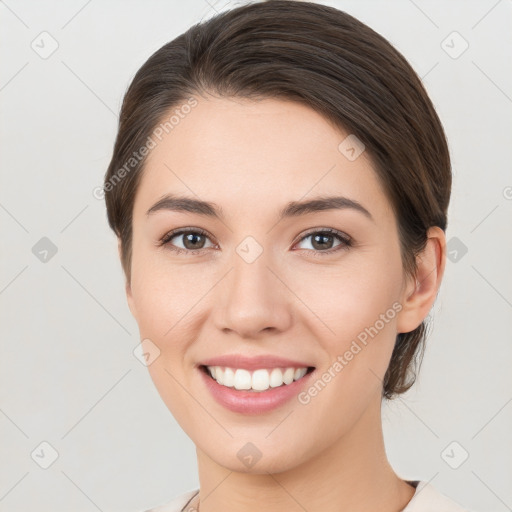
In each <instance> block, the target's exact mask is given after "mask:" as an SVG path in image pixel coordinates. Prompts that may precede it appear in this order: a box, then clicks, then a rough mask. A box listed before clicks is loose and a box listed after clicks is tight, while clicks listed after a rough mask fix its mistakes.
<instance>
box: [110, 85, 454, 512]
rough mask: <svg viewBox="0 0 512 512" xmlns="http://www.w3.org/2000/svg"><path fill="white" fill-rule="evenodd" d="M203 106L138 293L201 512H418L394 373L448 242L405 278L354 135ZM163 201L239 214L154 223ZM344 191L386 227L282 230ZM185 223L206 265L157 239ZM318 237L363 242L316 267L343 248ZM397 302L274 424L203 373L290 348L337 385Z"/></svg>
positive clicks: (307, 119) (303, 224) (433, 233)
mask: <svg viewBox="0 0 512 512" xmlns="http://www.w3.org/2000/svg"><path fill="white" fill-rule="evenodd" d="M196 98H197V100H198V104H197V106H196V107H195V108H193V109H192V110H191V112H190V113H189V114H187V116H185V117H184V118H183V119H181V120H180V122H179V124H177V125H176V126H175V127H174V129H173V130H172V131H170V132H169V134H168V135H166V136H165V137H164V138H163V139H162V141H161V142H159V143H158V145H157V146H156V147H155V148H154V149H152V150H151V153H150V154H149V156H148V160H147V162H146V168H145V171H144V176H143V178H142V181H141V183H140V185H139V189H138V191H137V195H136V199H135V204H134V211H133V259H132V267H131V273H132V280H131V283H127V284H126V295H127V301H128V305H129V307H130V310H131V312H132V314H133V316H134V317H135V319H136V321H137V323H138V326H139V330H140V336H141V339H145V338H149V339H150V340H151V341H152V342H153V343H154V344H155V345H156V346H157V347H158V348H159V350H160V355H159V357H158V358H157V359H156V360H155V361H154V362H153V363H152V364H150V365H149V366H148V369H149V372H150V374H151V378H152V379H153V381H154V383H155V386H156V388H157V389H158V392H159V393H160V395H161V397H162V399H163V400H164V402H165V404H166V405H167V407H168V408H169V410H170V411H171V413H172V414H173V415H174V417H175V418H176V420H177V421H178V423H179V424H180V425H181V427H182V428H183V429H184V431H185V432H186V433H187V434H188V435H189V436H190V438H191V439H192V441H193V442H194V443H195V445H196V450H197V461H198V470H199V481H200V495H199V498H200V510H201V511H202V512H218V511H221V510H222V511H225V510H237V511H242V512H243V511H254V510H266V511H269V512H273V511H280V512H281V511H283V510H287V511H301V512H302V511H304V510H308V511H318V510H322V511H324V512H330V511H332V512H334V511H336V512H340V511H351V512H357V511H368V510H381V511H384V512H387V511H389V512H392V511H393V512H394V511H399V510H402V509H403V508H404V507H405V506H406V505H407V503H408V502H409V501H410V499H411V497H412V495H413V494H414V488H413V487H412V486H410V485H409V484H407V483H406V482H405V481H404V480H402V479H401V478H399V477H398V476H397V475H396V474H395V472H394V471H393V469H392V467H391V466H390V464H389V463H388V460H387V457H386V453H385V448H384V441H383V435H382V422H381V391H382V379H383V377H384V374H385V372H386V369H387V367H388V364H389V360H390V357H391V353H392V349H393V345H394V342H395V338H396V335H397V333H400V332H409V331H411V330H413V329H414V328H416V327H417V326H418V325H419V324H420V323H421V321H422V320H423V319H424V318H425V317H426V316H427V314H428V312H429V311H430V309H431V306H432V305H433V302H434V300H435V298H436V294H437V291H438V288H439V286H440V283H441V279H442V276H443V272H444V267H445V258H446V247H445V244H446V242H445V236H444V232H443V231H442V230H441V229H440V228H437V227H434V228H431V229H430V230H429V232H428V236H429V239H428V243H427V246H426V248H425V251H424V252H423V253H422V254H421V255H420V256H419V257H418V272H417V275H416V278H412V277H410V276H409V277H407V276H406V275H405V273H404V271H403V268H402V262H401V258H400V247H399V239H398V231H397V224H396V219H395V217H394V215H393V212H392V210H391V206H390V203H389V201H388V199H387V198H386V196H385V194H384V192H383V189H382V188H381V185H380V183H379V181H378V178H377V175H376V174H375V172H374V170H373V168H372V162H371V159H370V157H369V155H368V153H367V152H363V153H362V155H361V156H360V157H359V158H357V159H356V160H355V161H349V160H348V159H347V158H346V157H345V156H344V155H343V154H342V153H341V152H340V151H339V150H338V145H339V144H340V142H341V141H342V140H343V139H344V138H345V137H346V136H347V135H348V134H347V133H343V132H342V131H340V130H339V129H337V128H335V127H334V126H333V125H331V124H330V123H329V122H328V121H327V120H326V119H324V118H323V117H322V116H321V115H320V114H318V113H317V112H315V111H313V110H311V109H309V108H308V107H306V106H303V105H300V104H298V103H294V102H291V101H286V100H277V99H263V100H258V101H250V100H245V99H239V98H236V99H235V98H218V97H213V96H210V95H207V96H204V97H202V96H198V95H196ZM165 193H174V194H179V195H184V196H187V197H192V198H196V199H198V198H199V199H202V200H206V201H212V202H214V203H216V204H217V205H219V206H221V207H222V209H223V212H224V214H225V218H224V220H223V221H221V220H218V219H215V218H209V217H205V216H201V215H198V214H195V213H187V212H175V211H158V212H155V213H153V214H151V215H146V212H147V210H148V209H149V208H150V207H151V206H152V205H153V204H155V203H156V202H157V201H158V200H159V199H160V198H161V197H162V195H164V194H165ZM334 193H336V194H339V195H344V196H346V197H349V198H351V199H354V200H357V201H358V202H360V203H361V204H362V205H363V206H364V207H365V208H366V209H367V210H369V211H370V213H371V215H372V216H373V220H370V219H368V218H367V217H365V216H364V215H363V214H361V213H359V212H357V211H355V210H351V209H343V210H326V211H322V212H315V213H309V214H306V215H303V216H301V217H296V218H289V219H283V220H281V221H279V222H278V219H277V215H278V211H279V210H280V209H281V208H282V207H283V206H284V205H285V203H287V202H289V201H294V200H303V199H312V198H314V197H317V196H320V195H324V194H325V195H333V194H334ZM176 228H201V229H204V230H205V231H207V232H208V233H209V234H210V235H211V237H210V236H207V237H205V238H204V242H203V248H202V249H200V253H199V254H192V255H191V254H189V253H188V254H183V253H182V254H179V253H176V252H173V251H172V250H171V248H170V247H171V246H172V245H171V243H172V244H174V246H175V247H179V248H182V249H184V250H185V251H186V250H189V251H190V249H187V248H186V247H187V246H186V245H185V243H186V240H185V239H184V236H182V235H181V236H177V237H175V238H173V239H172V242H169V244H168V245H167V246H164V247H159V246H157V243H158V241H159V240H160V239H161V238H162V237H163V236H164V235H165V234H166V233H168V232H170V231H171V230H173V229H176ZM312 228H318V231H321V230H322V229H325V228H334V229H337V230H339V231H341V232H342V233H345V234H347V235H349V236H350V237H351V238H352V239H353V245H352V246H351V247H348V248H346V249H342V250H339V251H336V252H331V253H330V254H328V255H326V254H323V255H318V256H317V257H315V255H314V254H316V253H320V252H322V251H325V250H334V249H335V248H336V247H339V244H340V243H341V242H340V241H339V240H338V239H337V238H336V237H333V238H332V239H328V240H327V243H328V244H329V243H330V244H331V245H327V247H325V246H324V247H325V249H322V248H320V249H318V248H315V246H313V245H312V244H313V239H312V237H311V236H309V237H306V238H304V236H305V235H304V233H305V232H306V231H308V232H309V231H310V230H311V229H312ZM318 231H317V232H318ZM309 234H311V233H309ZM247 236H252V237H253V238H254V239H255V240H256V241H257V242H258V243H259V245H260V246H261V248H262V249H263V252H262V254H261V255H260V256H259V257H258V258H257V259H256V260H255V261H254V262H252V263H247V262H246V261H245V260H244V259H242V258H241V257H240V256H239V255H238V253H237V252H236V248H237V246H238V245H239V244H240V242H241V241H242V240H244V238H245V237H247ZM200 241H201V239H200ZM196 245H197V242H196ZM197 246H198V247H200V246H201V243H199V245H197ZM188 247H190V246H188ZM119 248H120V246H119ZM119 250H120V249H119ZM228 271H229V272H228ZM417 283H419V284H417ZM393 303H399V304H400V305H401V306H402V309H401V311H400V312H399V313H398V314H397V315H396V316H395V317H394V318H393V319H392V320H389V322H388V323H386V324H385V327H384V328H382V329H381V330H380V331H379V332H378V335H377V336H375V337H374V338H373V339H371V341H370V342H369V343H368V344H367V345H366V346H365V347H364V349H363V350H361V351H360V352H359V353H358V354H357V355H356V356H354V358H353V359H352V360H351V361H350V362H349V363H348V364H347V365H346V366H345V367H344V368H343V370H342V371H340V372H338V373H337V374H336V377H335V378H333V379H332V380H331V381H330V382H329V383H328V384H327V385H326V386H325V387H324V388H323V389H322V391H321V392H319V393H318V394H317V396H315V397H314V398H313V399H311V401H310V402H309V403H308V404H301V403H299V402H298V401H297V400H295V399H292V400H291V401H289V402H287V403H286V404H285V405H283V406H281V407H279V408H278V409H275V410H273V411H271V412H268V413H264V414H259V415H244V414H240V413H234V412H231V411H229V410H227V409H225V408H223V407H222V406H221V405H219V404H218V403H217V402H216V401H214V399H213V397H212V396H211V395H210V394H209V392H208V391H207V389H206V387H205V385H204V383H203V381H202V378H201V375H200V373H199V370H198V369H197V367H196V365H197V364H198V363H199V362H200V361H201V360H204V359H206V358H210V357H213V356H217V355H222V354H233V353H243V354H247V355H260V354H275V355H278V356H282V357H288V358H291V359H298V360H301V361H308V362H309V363H310V365H311V366H315V368H316V370H315V372H316V373H317V374H318V375H321V374H322V373H323V372H324V371H326V370H328V368H329V367H332V365H333V362H334V361H336V358H337V356H338V355H340V354H344V353H345V351H346V350H347V349H348V348H349V347H350V344H351V342H352V341H353V340H354V339H356V337H357V335H358V334H359V333H361V332H362V331H364V329H365V327H369V326H372V325H374V324H375V322H376V320H377V319H379V315H380V314H382V313H385V312H386V311H387V310H388V309H389V308H390V307H391V306H392V304H393ZM314 380H316V379H314ZM247 442H251V443H253V444H254V445H255V446H256V447H257V448H258V449H259V451H260V452H261V454H262V457H261V459H260V460H259V461H258V462H257V463H256V464H255V465H254V466H252V467H251V468H248V467H246V466H244V464H243V463H242V462H241V461H240V460H239V458H238V457H237V452H238V451H239V450H240V449H241V448H242V447H243V446H244V445H245V444H246V443H247ZM191 505H193V506H195V507H197V505H198V500H195V501H194V502H193V503H192V504H191Z"/></svg>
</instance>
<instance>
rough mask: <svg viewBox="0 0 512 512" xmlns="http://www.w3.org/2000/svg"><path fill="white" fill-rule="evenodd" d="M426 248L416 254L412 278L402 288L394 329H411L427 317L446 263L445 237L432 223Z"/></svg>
mask: <svg viewBox="0 0 512 512" xmlns="http://www.w3.org/2000/svg"><path fill="white" fill-rule="evenodd" d="M427 236H428V240H427V244H426V246H425V249H424V250H423V251H422V252H421V253H420V254H419V255H418V256H417V258H416V265H417V272H416V276H415V278H409V279H408V282H407V284H406V286H405V287H404V290H403V293H402V298H401V304H402V310H401V311H400V313H399V314H398V317H397V332H398V333H402V332H403V333H405V332H411V331H413V330H414V329H416V327H418V326H419V325H420V324H421V322H422V321H423V320H424V319H425V318H426V316H427V315H428V313H429V311H430V309H431V308H432V305H433V304H434V301H435V299H436V297H437V292H438V290H439V287H440V286H441V280H442V278H443V274H444V269H445V265H446V236H445V233H444V231H443V230H442V229H441V228H440V227H438V226H433V227H431V228H430V229H429V230H428V233H427Z"/></svg>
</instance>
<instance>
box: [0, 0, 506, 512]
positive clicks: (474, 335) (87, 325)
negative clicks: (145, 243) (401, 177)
mask: <svg viewBox="0 0 512 512" xmlns="http://www.w3.org/2000/svg"><path fill="white" fill-rule="evenodd" d="M325 3H327V2H325ZM329 4H330V5H333V6H335V7H338V8H340V9H342V10H346V11H347V12H349V13H350V14H353V15H354V16H356V17H357V18H359V19H360V20H361V21H363V22H365V23H367V24H369V25H370V26H371V27H372V28H374V29H375V30H377V31H378V32H380V33H381V34H382V35H384V36H385V37H386V38H388V39H389V40H390V42H392V43H393V44H394V45H395V46H396V47H397V48H398V49H399V50H400V51H401V52H402V53H403V54H404V55H405V56H406V58H408V60H409V61H410V62H411V64H412V65H413V67H414V68H415V69H416V70H417V72H418V73H419V75H420V76H422V78H423V80H424V83H425V86H426V88H427V90H428V92H429V94H430V95H431V98H432V100H433V102H434V104H435V105H436V108H437V110H438V112H439V115H440V117H441V119H442V121H443V123H444V126H445V128H446V131H447V135H448V139H449V143H450V148H451V154H452V159H453V172H454V184H453V196H452V201H451V206H450V211H449V227H448V231H447V238H448V240H450V244H449V248H450V250H451V251H452V259H454V261H448V262H447V268H446V274H445V278H444V282H443V285H442V288H441V292H440V294H439V297H438V300H437V302H436V305H435V307H434V310H433V312H432V313H431V315H432V316H433V318H434V330H433V331H432V334H431V336H430V338H429V341H428V347H427V351H426V355H425V359H424V363H423V367H422V372H421V376H420V379H419V381H418V382H417V384H416V386H415V387H414V388H413V390H412V391H410V392H409V393H407V395H405V396H403V397H402V398H400V399H398V400H396V402H394V403H392V404H390V405H386V406H385V408H384V410H383V417H384V432H385V440H386V444H387V449H388V453H389V458H390V461H391V463H392V464H393V466H394V467H395V469H396V471H397V472H398V474H399V475H401V476H402V477H404V478H418V479H423V480H428V481H431V482H432V484H433V485H435V486H436V487H437V488H438V489H439V490H440V491H442V492H444V493H445V494H448V495H450V496H451V497H453V498H454V499H455V500H456V501H458V502H459V503H461V504H462V505H464V506H466V507H468V508H471V509H472V510H475V511H486V512H487V511H496V512H498V511H499V512H501V511H506V510H512V457H511V455H512V441H511V436H510V432H511V425H512V403H511V402H512V385H511V384H512V376H511V375H512V372H511V371H510V366H511V362H512V357H511V356H512V343H511V341H512V340H511V330H512V315H511V313H512V277H511V272H510V262H511V261H512V242H511V219H512V174H511V172H510V163H511V161H512V158H511V139H510V134H511V127H512V73H511V68H510V62H512V55H511V53H512V30H511V26H510V25H511V20H512V2H511V1H510V0H501V1H496V0H481V1H466V0H465V1H461V0H459V1H450V2H447V1H426V0H424V1H420V0H415V1H414V2H413V1H409V0H401V1H394V2H385V1H369V0H366V1H365V0H363V1H343V0H340V1H337V2H334V1H333V2H329ZM233 5H235V2H232V3H231V6H233ZM225 7H229V3H228V2H227V1H222V0H220V1H219V2H214V1H213V0H210V1H209V2H206V1H204V0H194V1H187V2H182V1H181V2H180V1H169V0H166V1H163V0H159V1H157V0H151V1H146V2H142V1H138V2H136V1H121V0H115V1H114V0H113V1H110V2H100V1H99V0H92V1H91V0H90V1H85V0H73V1H66V2H64V1H60V2H58V1H47V2H36V1H31V2H26V1H25V2H22V1H15V0H5V1H0V16H1V18H0V20H1V21H0V23H1V32H0V38H1V40H0V63H1V64H0V103H1V121H0V137H1V156H0V158H1V160H0V171H1V180H2V181H1V185H2V186H1V188H0V221H1V228H2V231H1V239H2V250H1V273H0V314H1V319H0V320H1V327H2V349H1V350H2V352H1V358H0V365H1V366H0V368H1V387H0V390H1V396H0V399H1V410H0V438H1V440H2V443H1V453H0V461H1V468H0V476H1V478H0V510H1V511H9V512H16V511H29V510H30V511H32V510H38V511H52V512H59V511H68V510H74V511H84V512H87V511H94V510H101V511H126V512H129V511H137V510H141V509H144V508H146V507H149V506H153V505H156V504H158V503H162V502H165V501H168V500H170V499H171V498H173V497H174V496H176V495H177V494H180V493H182V492H184V491H185V490H188V489H191V488H193V487H195V486H197V485H198V480H197V475H196V469H197V468H196V460H195V449H194V446H193V444H192V442H191V441H190V440H189V439H188V438H187V437H186V436H185V434H184V433H183V432H182V431H181V429H180V428H179V426H178V425H177V423H176V422H175V421H174V419H173V417H172V416H171V414H170V413H169V412H168V410H167V408H166V407H165V406H164V404H163V403H162V402H161V400H160V397H159V396H158V394H157V391H156V390H155V389H154V387H153V383H152V381H151V380H150V378H149V375H148V372H147V368H145V367H144V366H143V365H142V364H141V363H140V362H139V360H138V359H136V358H135V357H134V355H133V352H132V351H133V350H134V348H135V347H136V346H137V344H138V342H139V338H138V329H137V325H136V323H135V321H134V319H133V318H132V317H131V315H130V312H129V309H128V307H127V304H126V299H125V296H124V290H123V284H124V283H123V275H122V273H121V267H120V264H119V262H118V259H117V246H116V240H115V237H114V235H113V233H112V232H110V230H109V229H108V227H107V222H106V216H105V206H104V203H103V201H99V200H97V199H95V197H94V196H93V193H92V192H93V189H94V188H95V187H97V186H99V185H101V184H102V178H103V175H104V172H105V170H106V167H107V165H108V162H109V159H110V156H111V151H112V147H113V142H114V137H115V134H116V126H117V114H118V111H119V107H120V104H121V100H122V96H123V93H124V92H125V90H126V87H127V86H128V83H129V81H130V80H131V78H132V77H133V75H134V73H135V72H136V70H137V69H138V68H139V67H140V66H141V65H142V63H143V62H144V61H145V60H146V59H147V58H148V57H149V56H150V55H151V54H152V53H153V52H154V51H155V50H157V49H158V48H159V47H160V46H162V45H163V44H164V43H166V42H168V41H170V40H171V39H173V38H174V37H176V36H177V35H179V34H180V33H182V32H183V31H184V30H186V29H187V28H188V27H189V26H191V25H192V24H193V23H195V22H198V21H200V20H201V19H203V18H205V17H209V16H211V15H212V14H214V13H215V11H220V10H222V9H223V8H225ZM43 31H46V32H48V33H49V34H50V35H51V36H50V37H49V36H46V35H43V36H40V34H41V32H43ZM453 31H456V32H458V33H459V34H460V36H461V37H462V38H463V39H464V40H465V41H467V43H468V44H469V47H468V49H467V50H466V51H465V52H464V53H462V54H461V55H460V56H458V57H457V58H454V56H456V55H457V54H458V53H460V51H461V50H462V49H463V48H464V40H462V39H461V38H460V37H459V36H457V35H453V34H452V32H453ZM44 38H46V39H44ZM51 38H53V39H54V40H55V41H56V42H57V43H58V48H57V50H56V51H55V52H54V53H53V54H52V55H50V56H49V57H47V58H42V57H41V56H40V53H41V52H43V51H48V50H49V49H51V44H52V41H51ZM33 41H34V43H33ZM443 41H445V42H444V43H443ZM31 44H33V45H34V46H35V47H36V48H37V49H38V51H39V52H40V53H37V52H36V51H35V50H34V49H33V48H32V47H31ZM450 53H451V55H450ZM43 237H47V238H48V239H49V240H51V242H52V243H53V244H55V246H56V247H57V253H56V254H55V255H53V256H52V255H51V252H50V253H48V254H47V255H46V260H47V261H41V259H40V258H43V259H44V257H45V253H44V252H43V253H41V252H38V251H41V250H43V249H41V247H40V246H39V245H36V244H38V243H39V244H43V245H44V244H45V243H46V244H47V243H48V242H47V241H46V242H45V241H43V242H39V241H40V240H41V238H43ZM455 238H456V239H458V241H457V240H455ZM34 246H36V249H34V250H33V247H34ZM463 247H466V248H467V253H465V254H464V251H463V250H461V248H462V249H463ZM453 251H457V254H456V253H455V252H453ZM34 252H35V253H36V254H34ZM43 441H45V442H47V443H49V444H50V445H51V446H52V447H53V449H55V450H56V451H57V452H58V458H57V459H56V460H55V462H54V463H53V464H52V465H51V466H50V467H49V468H48V469H42V468H41V467H40V464H44V463H45V462H46V463H49V462H51V448H49V447H48V446H47V445H42V446H41V443H42V442H43ZM453 441H455V442H456V443H457V444H455V445H451V446H449V445H450V443H452V442H453ZM447 447H449V448H448V449H447V450H445V449H446V448H447ZM466 451H467V453H468V454H469V458H468V459H467V460H466V461H464V462H463V463H462V464H461V465H460V466H459V467H458V468H457V469H453V468H452V467H450V464H451V465H452V466H457V465H459V464H460V462H461V461H462V460H463V458H464V456H465V452H466ZM31 454H33V455H31ZM36 461H37V462H36Z"/></svg>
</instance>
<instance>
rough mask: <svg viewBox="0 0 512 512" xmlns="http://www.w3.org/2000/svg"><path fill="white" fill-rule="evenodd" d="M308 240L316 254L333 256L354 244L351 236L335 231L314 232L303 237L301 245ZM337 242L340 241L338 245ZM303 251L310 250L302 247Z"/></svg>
mask: <svg viewBox="0 0 512 512" xmlns="http://www.w3.org/2000/svg"><path fill="white" fill-rule="evenodd" d="M308 239H310V240H311V242H310V244H309V245H310V246H311V250H312V252H314V253H328V254H331V253H333V252H336V251H337V250H339V249H346V248H348V247H350V245H351V243H352V242H351V239H350V237H349V236H347V235H345V234H343V233H341V232H340V231H337V230H333V229H324V230H319V231H312V232H310V233H308V234H307V235H305V236H303V237H302V238H301V240H300V242H299V244H300V243H302V242H303V241H304V240H308ZM336 240H338V243H336ZM302 249H309V248H308V247H302Z"/></svg>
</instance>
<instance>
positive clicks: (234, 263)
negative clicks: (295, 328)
mask: <svg viewBox="0 0 512 512" xmlns="http://www.w3.org/2000/svg"><path fill="white" fill-rule="evenodd" d="M271 254H272V251H270V250H265V249H264V248H263V246H262V245H261V244H260V243H259V242H258V241H257V240H256V239H255V238H254V237H252V236H247V237H246V238H244V239H243V240H242V242H241V243H240V244H239V245H238V246H236V247H235V250H234V251H233V253H232V255H231V257H230V258H229V260H228V264H229V266H230V268H231V271H230V272H229V274H228V275H227V276H226V279H225V280H224V282H223V283H222V286H221V287H220V288H219V297H218V299H217V301H216V304H215V305H214V307H215V308H216V309H217V314H216V318H217V323H218V327H219V328H221V329H230V330H234V331H237V332H238V333H239V334H240V335H241V336H248V337H250V336H256V335H257V333H258V332H259V331H261V330H263V329H267V328H275V329H277V330H281V329H285V328H286V327H287V324H288V322H289V321H290V319H291V313H290V311H289V304H288V300H287V299H286V296H285V294H284V290H283V289H282V288H283V284H282V283H281V282H280V281H279V279H277V278H276V276H275V275H274V273H273V272H272V271H271V270H270V269H269V267H270V268H273V267H274V266H275V265H273V263H272V258H271ZM274 272H275V270H274Z"/></svg>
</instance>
